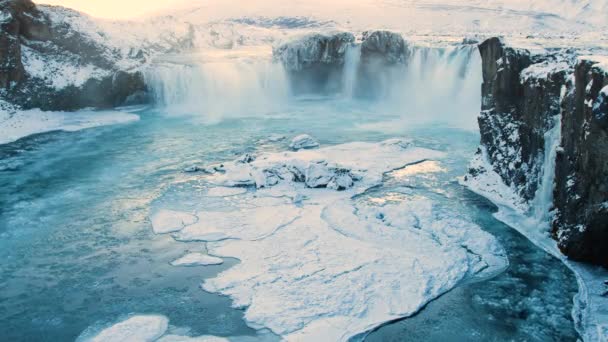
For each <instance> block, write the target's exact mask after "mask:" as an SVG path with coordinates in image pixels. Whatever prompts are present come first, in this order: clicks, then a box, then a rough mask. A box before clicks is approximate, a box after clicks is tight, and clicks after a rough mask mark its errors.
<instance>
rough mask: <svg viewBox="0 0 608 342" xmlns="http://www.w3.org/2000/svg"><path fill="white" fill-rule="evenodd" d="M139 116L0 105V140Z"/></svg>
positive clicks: (94, 125) (122, 121)
mask: <svg viewBox="0 0 608 342" xmlns="http://www.w3.org/2000/svg"><path fill="white" fill-rule="evenodd" d="M137 120H139V116H138V115H136V114H132V113H126V112H120V111H115V110H112V111H93V110H88V111H79V112H74V113H70V112H44V111H41V110H37V109H32V110H26V111H21V110H14V109H13V110H11V109H2V108H0V144H7V143H10V142H13V141H16V140H19V139H21V138H23V137H27V136H29V135H33V134H39V133H45V132H52V131H67V132H73V131H79V130H82V129H87V128H92V127H98V126H105V125H115V124H122V123H128V122H133V121H137Z"/></svg>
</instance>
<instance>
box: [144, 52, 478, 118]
mask: <svg viewBox="0 0 608 342" xmlns="http://www.w3.org/2000/svg"><path fill="white" fill-rule="evenodd" d="M341 68H342V69H341V72H340V73H339V75H338V76H339V77H338V79H333V78H334V76H335V75H330V76H331V78H332V79H331V80H329V81H328V82H332V84H334V83H337V84H339V86H338V87H335V86H332V87H317V89H319V90H317V92H318V93H320V94H319V95H324V96H338V97H339V98H342V99H346V100H347V101H348V100H366V101H369V102H371V103H372V104H374V105H378V108H379V110H383V111H388V112H391V113H398V114H399V115H402V116H403V118H404V119H407V120H414V121H418V120H424V121H428V120H434V121H437V122H447V123H450V124H455V125H458V126H459V127H476V117H477V114H478V112H479V103H480V99H481V91H480V84H481V81H482V79H481V78H482V76H481V58H480V56H479V53H478V52H477V47H476V46H464V45H463V46H456V47H447V48H426V47H412V48H410V51H409V57H408V60H407V62H406V63H404V64H399V65H395V66H385V65H380V66H374V67H372V69H370V68H369V66H365V68H367V69H366V73H367V74H366V75H368V76H369V74H370V70H371V75H372V76H373V80H371V79H370V78H369V77H364V76H363V72H362V70H363V68H364V66H363V65H362V61H361V47H360V45H352V46H350V47H349V48H348V49H347V51H346V53H345V62H344V65H343V66H342V67H341ZM146 78H147V83H148V85H149V87H150V88H151V91H152V93H153V95H154V98H155V100H156V103H157V104H158V105H160V106H163V107H166V108H167V111H168V112H169V113H177V114H194V115H202V116H203V117H204V118H205V119H207V120H212V121H214V120H219V119H222V118H225V117H232V116H247V115H263V114H266V113H272V112H276V111H280V110H281V108H283V106H284V105H286V104H288V103H289V102H290V100H293V99H297V98H298V95H301V94H299V93H298V88H299V87H297V85H296V86H294V83H293V82H294V80H293V79H292V80H290V79H289V73H288V72H287V71H286V70H285V69H284V68H283V66H282V65H281V64H280V63H278V62H274V61H273V59H272V56H271V55H270V53H266V54H257V55H255V56H253V57H252V54H251V53H241V54H240V55H231V56H230V57H228V58H227V57H224V58H221V59H218V58H208V57H206V56H200V55H191V56H180V57H179V58H178V59H176V58H172V59H167V58H165V59H163V60H159V61H156V62H155V63H153V64H152V65H151V67H150V68H149V69H148V71H147V74H146ZM295 82H298V81H297V80H296V81H295ZM302 88H303V87H302Z"/></svg>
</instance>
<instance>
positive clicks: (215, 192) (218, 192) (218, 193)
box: [207, 186, 247, 197]
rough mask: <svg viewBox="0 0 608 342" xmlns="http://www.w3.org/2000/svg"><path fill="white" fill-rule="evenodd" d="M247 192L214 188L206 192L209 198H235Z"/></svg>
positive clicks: (227, 188) (244, 190)
mask: <svg viewBox="0 0 608 342" xmlns="http://www.w3.org/2000/svg"><path fill="white" fill-rule="evenodd" d="M246 192H247V189H245V188H229V187H223V186H220V187H216V188H211V189H209V190H208V191H207V196H209V197H228V196H236V195H241V194H244V193H246Z"/></svg>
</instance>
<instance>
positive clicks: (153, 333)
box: [78, 315, 169, 342]
mask: <svg viewBox="0 0 608 342" xmlns="http://www.w3.org/2000/svg"><path fill="white" fill-rule="evenodd" d="M168 327H169V319H168V318H167V317H165V316H160V315H139V316H133V317H130V318H128V319H126V320H124V321H122V322H119V323H116V324H114V325H112V326H110V327H108V328H106V329H104V330H102V331H100V332H99V333H98V334H97V335H95V336H93V337H90V338H86V337H85V338H79V339H78V340H79V341H87V342H131V341H140V342H148V341H150V342H152V341H156V340H157V339H158V338H159V337H161V336H163V335H164V334H165V332H166V331H167V329H168Z"/></svg>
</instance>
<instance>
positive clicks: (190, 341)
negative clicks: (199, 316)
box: [156, 335, 230, 342]
mask: <svg viewBox="0 0 608 342" xmlns="http://www.w3.org/2000/svg"><path fill="white" fill-rule="evenodd" d="M229 341H230V340H229V339H227V338H223V337H217V336H209V335H203V336H197V337H189V336H180V335H165V336H163V337H161V338H160V339H158V340H156V342H229Z"/></svg>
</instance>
